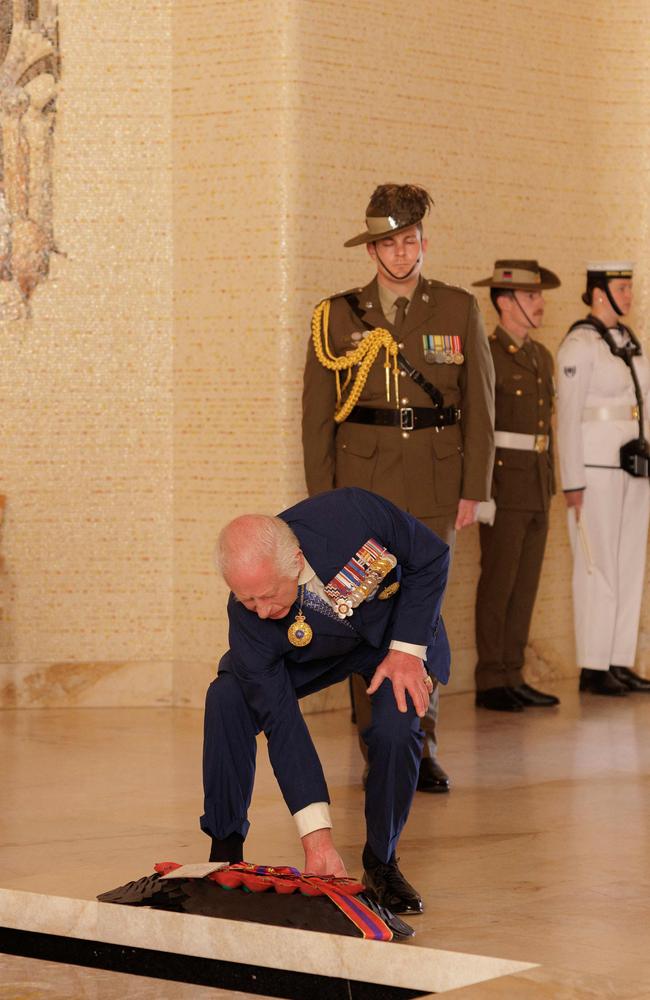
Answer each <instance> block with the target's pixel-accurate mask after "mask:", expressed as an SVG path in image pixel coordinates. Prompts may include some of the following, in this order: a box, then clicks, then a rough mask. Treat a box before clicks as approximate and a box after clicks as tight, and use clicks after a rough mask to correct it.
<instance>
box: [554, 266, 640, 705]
mask: <svg viewBox="0 0 650 1000" xmlns="http://www.w3.org/2000/svg"><path fill="white" fill-rule="evenodd" d="M632 271H633V265H632V264H628V263H621V262H611V263H610V262H599V263H595V264H589V265H588V266H587V290H586V292H585V294H584V295H583V296H582V299H583V301H584V302H585V303H586V304H587V305H588V306H589V307H590V314H589V315H588V316H587V317H586V318H585V319H584V320H581V321H579V322H578V323H574V325H573V326H572V327H571V329H570V330H569V332H568V334H567V336H566V337H565V339H564V341H563V343H562V344H561V346H560V350H559V353H558V366H557V367H558V400H557V415H558V450H559V456H560V474H561V479H562V486H563V490H564V496H565V499H566V503H567V507H568V520H569V535H570V539H571V547H572V551H573V608H574V620H575V636H576V652H577V660H578V666H579V667H580V668H581V672H580V690H581V691H590V692H592V693H593V694H600V695H612V696H621V695H625V694H627V693H628V691H649V690H650V681H647V680H645V679H644V678H642V677H640V676H639V675H638V674H636V673H635V672H634V671H633V670H632V667H633V666H634V661H635V656H636V645H637V636H638V631H639V616H640V611H641V597H642V591H643V579H644V571H645V554H646V541H647V534H648V516H649V513H650V480H649V479H648V469H649V466H650V450H649V449H648V444H647V440H646V439H647V436H648V421H647V419H646V417H645V416H644V413H645V415H648V414H650V364H649V363H648V359H647V357H646V356H645V355H644V353H643V352H642V349H641V346H640V344H639V341H638V340H637V338H636V337H635V336H634V334H633V333H632V331H631V330H630V329H629V328H628V327H626V326H624V325H623V323H621V321H620V320H621V317H623V316H625V315H626V314H627V313H628V312H629V310H630V307H631V304H632Z"/></svg>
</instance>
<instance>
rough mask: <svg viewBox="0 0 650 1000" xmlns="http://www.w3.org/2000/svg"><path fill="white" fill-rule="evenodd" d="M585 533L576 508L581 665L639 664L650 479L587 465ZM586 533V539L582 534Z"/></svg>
mask: <svg viewBox="0 0 650 1000" xmlns="http://www.w3.org/2000/svg"><path fill="white" fill-rule="evenodd" d="M585 474H586V479H587V488H586V490H585V496H584V503H583V507H582V513H581V523H582V531H579V530H578V528H577V525H576V518H575V512H574V511H573V510H572V509H570V510H569V511H568V516H569V536H570V539H571V548H572V550H573V614H574V623H575V637H576V653H577V660H578V666H579V667H586V668H588V669H590V670H607V669H609V667H610V666H612V665H614V666H618V667H633V666H634V660H635V656H636V644H637V637H638V632H639V617H640V614H641V598H642V595H643V581H644V574H645V556H646V543H647V537H648V514H649V512H650V480H648V479H641V478H638V479H636V478H634V477H633V476H630V475H628V473H627V472H623V471H622V470H621V469H594V468H589V467H587V468H586V469H585ZM581 535H582V537H581Z"/></svg>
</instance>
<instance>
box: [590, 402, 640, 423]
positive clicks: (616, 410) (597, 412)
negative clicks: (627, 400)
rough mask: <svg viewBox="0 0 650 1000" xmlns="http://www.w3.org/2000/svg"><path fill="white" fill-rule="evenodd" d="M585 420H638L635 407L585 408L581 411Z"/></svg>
mask: <svg viewBox="0 0 650 1000" xmlns="http://www.w3.org/2000/svg"><path fill="white" fill-rule="evenodd" d="M582 419H583V421H585V420H638V419H639V410H638V408H637V407H636V406H585V408H584V410H583V411H582Z"/></svg>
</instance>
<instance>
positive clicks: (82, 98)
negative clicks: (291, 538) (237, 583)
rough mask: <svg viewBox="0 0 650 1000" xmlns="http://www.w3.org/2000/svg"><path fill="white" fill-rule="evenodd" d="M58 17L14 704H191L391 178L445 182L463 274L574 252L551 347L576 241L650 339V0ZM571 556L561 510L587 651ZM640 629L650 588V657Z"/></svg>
mask: <svg viewBox="0 0 650 1000" xmlns="http://www.w3.org/2000/svg"><path fill="white" fill-rule="evenodd" d="M60 12H61V29H62V53H63V60H64V62H63V65H64V74H63V81H62V95H61V99H60V117H59V121H58V123H57V138H56V165H55V179H56V201H55V210H56V226H57V240H58V245H59V247H60V249H61V250H62V252H63V254H65V256H63V255H62V256H61V257H60V259H58V260H56V261H55V269H54V274H53V277H52V278H51V279H50V280H49V282H47V283H46V284H44V285H43V286H41V288H40V289H39V290H38V291H37V293H36V295H35V297H34V302H33V310H32V318H31V320H30V321H28V323H27V324H25V326H24V327H22V328H21V329H16V328H10V329H8V330H7V331H6V332H4V333H3V339H4V343H5V347H4V349H3V354H4V360H3V371H2V376H1V378H2V382H3V393H2V400H1V401H0V408H1V409H0V412H1V414H2V423H3V449H2V460H1V462H0V482H1V484H2V485H1V487H0V492H3V493H6V495H7V497H8V501H7V515H6V520H5V526H4V533H3V538H2V545H3V551H4V554H5V563H6V574H5V577H4V580H3V588H4V592H5V599H4V602H3V603H4V606H5V618H4V621H3V622H2V623H0V636H1V638H0V643H1V644H2V652H1V653H0V660H2V661H3V664H4V665H3V666H1V667H0V678H1V681H0V704H16V703H19V704H26V705H28V704H49V703H56V704H61V703H66V704H67V703H70V704H78V703H84V704H88V703H92V704H96V703H106V704H115V703H120V702H121V701H124V702H129V703H140V702H141V701H147V700H148V701H150V702H165V701H167V700H169V699H170V698H172V697H173V699H174V701H175V702H176V703H178V704H200V702H201V699H202V695H203V689H204V686H205V682H206V680H207V678H208V677H209V676H210V675H211V674H212V673H213V671H214V662H215V659H216V657H217V655H218V653H219V651H220V650H221V649H222V648H223V646H224V642H225V617H224V614H223V604H224V601H223V598H224V590H223V588H222V586H221V585H220V584H219V583H218V582H217V580H216V579H215V576H214V574H213V572H212V568H211V548H212V544H213V540H214V536H215V535H216V532H217V530H218V528H219V526H220V525H221V524H222V523H223V522H224V521H225V520H227V519H228V518H229V517H231V516H233V515H235V514H236V513H239V512H242V511H244V510H248V509H256V510H267V511H274V510H277V509H280V508H282V507H284V506H286V505H288V504H290V503H292V502H293V501H295V500H297V499H298V498H299V497H300V496H301V495H303V492H304V481H303V475H302V456H301V450H300V426H299V415H300V404H299V401H300V392H301V380H302V365H303V358H304V352H305V347H306V342H307V337H308V332H309V317H310V312H311V308H312V306H313V304H314V303H315V302H316V301H318V299H319V298H321V297H322V296H323V295H325V294H327V293H328V292H332V291H335V290H338V289H341V288H344V287H350V286H353V285H357V284H359V283H361V282H364V281H366V280H367V279H368V278H369V277H370V276H371V270H370V268H369V265H368V263H367V260H366V256H365V253H364V251H363V248H361V249H359V248H357V249H356V250H354V249H353V250H344V249H343V247H342V243H343V241H344V240H345V239H346V238H347V237H348V236H351V235H353V234H354V233H356V232H358V231H359V229H360V226H361V224H362V222H363V215H364V208H365V205H366V202H367V199H368V196H369V194H370V192H371V190H372V189H373V187H374V186H375V185H376V184H377V183H379V182H381V181H384V180H398V181H406V180H413V181H416V182H418V183H422V184H424V185H425V186H426V187H428V189H429V190H430V191H431V193H432V195H433V197H434V199H435V202H436V207H435V209H434V211H433V212H432V215H431V216H430V218H429V220H428V223H427V230H428V235H429V237H430V246H429V252H428V257H427V262H426V266H425V273H426V274H427V275H429V276H431V277H435V278H439V279H442V280H445V281H449V282H452V283H456V284H460V285H463V286H468V285H469V284H470V283H471V282H472V281H473V280H476V279H478V278H480V277H483V276H485V275H486V274H488V273H489V272H490V269H491V265H492V262H493V260H494V258H495V257H499V256H522V257H524V256H533V257H538V258H539V259H540V260H541V262H542V263H543V264H545V265H546V266H548V267H551V268H552V269H553V270H555V271H557V272H558V273H559V274H560V275H561V277H562V279H563V285H562V288H560V289H559V290H558V291H556V292H550V293H549V294H548V296H547V314H546V323H545V328H544V332H543V336H544V338H545V340H546V342H547V343H548V345H549V346H550V347H551V348H552V349H555V348H556V347H557V345H558V343H559V341H560V339H561V337H562V335H563V332H564V331H565V330H566V328H567V326H568V325H569V323H570V322H572V321H573V320H574V319H576V318H578V317H579V316H580V315H582V314H583V306H582V303H581V302H580V300H579V296H580V292H581V290H582V284H583V264H584V261H585V260H586V259H588V258H593V257H599V256H612V255H613V256H625V257H627V256H630V257H632V258H634V259H636V260H637V261H638V262H639V265H640V266H639V269H638V273H637V279H636V290H637V304H636V308H635V312H634V316H633V317H632V325H633V326H634V327H635V329H636V330H637V331H638V333H639V334H640V335H641V336H642V337H643V338H645V332H646V330H645V326H646V323H645V316H646V313H647V310H648V308H649V307H650V300H649V299H650V292H649V288H650V285H649V282H648V278H647V274H646V269H645V264H644V262H645V261H646V260H647V258H648V253H647V251H648V249H649V246H648V244H649V242H650V237H649V234H648V194H647V192H648V190H649V187H648V150H649V149H650V123H649V122H648V117H647V107H648V98H649V96H650V94H649V91H650V79H649V71H648V68H647V66H648V49H649V48H650V42H648V38H649V37H650V34H649V31H648V28H649V27H650V24H649V22H650V10H649V9H648V6H647V4H645V3H644V2H641V0H635V2H631V0H628V2H626V0H623V2H621V3H617V4H615V3H613V2H612V0H597V2H596V3H593V2H591V3H586V2H576V3H572V4H570V5H566V4H564V3H561V2H560V0H546V2H545V3H543V4H535V3H532V2H525V0H504V2H503V3H500V4H497V5H495V4H491V3H487V2H484V0H466V2H463V3H460V2H459V3H442V2H438V0H434V2H431V0H413V2H412V3H411V4H410V5H409V6H408V8H405V9H403V10H402V9H401V8H398V7H397V6H396V5H395V4H394V3H392V2H388V0H377V2H372V3H371V2H369V0H349V2H346V3H342V2H340V0H272V2H265V3H262V2H261V0H232V2H229V0H223V2H220V3H217V4H215V3H214V2H212V0H175V2H174V3H173V4H171V2H169V0H167V2H163V3H157V4H154V5H148V7H147V10H146V11H144V9H143V10H140V9H139V8H138V5H133V4H132V3H127V2H126V0H106V2H104V3H102V4H94V3H93V4H90V3H79V2H74V0H60ZM480 302H481V306H482V308H483V309H484V314H485V317H486V323H487V325H488V327H489V326H490V325H491V324H492V322H493V316H492V313H491V307H490V304H489V300H488V298H487V296H486V295H484V294H481V296H480ZM477 557H478V545H477V538H476V532H475V530H474V529H470V530H469V531H468V532H466V533H463V535H462V537H460V538H459V541H458V545H457V552H456V560H455V566H454V576H453V581H452V585H451V590H450V593H449V598H448V602H447V618H448V622H449V625H450V631H451V636H452V641H453V643H454V647H455V666H456V676H455V680H454V682H453V685H454V687H455V688H462V687H465V688H467V687H468V686H470V685H471V673H472V668H473V658H474V652H473V597H474V588H475V583H476V578H477V568H478V567H477ZM568 569H569V553H568V541H567V536H566V530H565V517H564V511H563V509H562V500H561V498H559V499H558V500H556V502H555V506H554V511H553V515H552V531H551V537H550V541H549V549H548V558H547V561H546V565H545V569H544V576H543V580H542V586H541V592H540V596H539V601H538V606H537V610H536V614H535V619H534V623H533V633H532V650H531V664H532V666H533V668H534V670H537V669H538V668H541V669H543V670H545V671H546V672H551V673H554V674H569V673H571V672H573V671H574V669H575V668H574V663H573V638H572V621H571V606H570V584H569V574H568ZM649 646H650V606H648V605H647V604H646V607H645V608H644V617H643V633H642V637H641V643H640V662H642V663H644V664H646V665H648V660H650V650H649V648H648V647H649ZM172 664H174V668H173V670H172ZM336 698H337V695H336V694H334V695H332V694H330V695H328V699H327V700H326V701H325V700H324V701H323V702H319V701H318V700H317V701H316V706H318V705H319V704H320V705H321V706H322V705H323V704H332V703H336Z"/></svg>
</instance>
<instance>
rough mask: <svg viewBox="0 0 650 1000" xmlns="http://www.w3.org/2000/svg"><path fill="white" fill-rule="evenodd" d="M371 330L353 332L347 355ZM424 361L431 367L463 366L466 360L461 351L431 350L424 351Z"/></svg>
mask: <svg viewBox="0 0 650 1000" xmlns="http://www.w3.org/2000/svg"><path fill="white" fill-rule="evenodd" d="M369 333H370V330H363V331H362V330H353V331H352V333H351V334H350V340H351V341H352V348H351V349H350V350H348V351H346V352H345V353H346V354H351V353H352V351H353V350H354V349H355V348H356V347H358V346H359V341H361V340H363V339H364V337H367V336H368V334H369ZM424 360H425V361H426V362H427V363H428V364H430V365H462V364H463V362H464V360H465V355H464V354H461V352H460V351H451V350H446V351H432V350H429V348H425V349H424Z"/></svg>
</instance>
